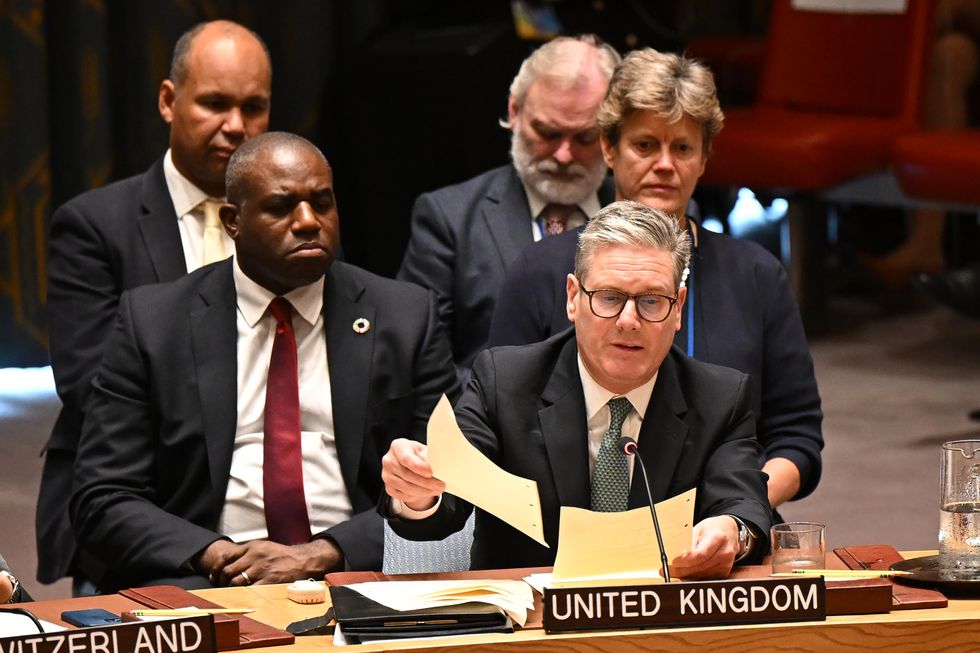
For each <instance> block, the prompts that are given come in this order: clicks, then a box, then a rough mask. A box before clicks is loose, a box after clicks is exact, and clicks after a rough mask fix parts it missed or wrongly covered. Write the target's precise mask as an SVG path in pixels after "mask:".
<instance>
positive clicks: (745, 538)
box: [381, 202, 771, 577]
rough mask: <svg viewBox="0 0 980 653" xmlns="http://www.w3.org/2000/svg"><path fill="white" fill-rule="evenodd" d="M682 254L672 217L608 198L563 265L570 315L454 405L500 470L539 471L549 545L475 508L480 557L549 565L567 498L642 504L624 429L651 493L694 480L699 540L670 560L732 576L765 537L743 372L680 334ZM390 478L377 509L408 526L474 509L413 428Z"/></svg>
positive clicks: (502, 563)
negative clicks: (706, 358) (716, 361)
mask: <svg viewBox="0 0 980 653" xmlns="http://www.w3.org/2000/svg"><path fill="white" fill-rule="evenodd" d="M689 256H690V240H689V237H688V235H687V233H686V232H684V231H682V230H681V229H680V228H679V227H678V226H677V222H676V221H675V220H674V219H673V218H672V217H671V216H669V215H667V214H665V213H663V212H660V211H658V210H656V209H652V208H649V207H646V206H643V205H641V204H637V203H634V202H616V203H614V204H611V205H609V206H607V207H606V208H604V209H603V210H601V211H600V212H599V213H598V214H597V215H596V216H595V217H594V218H593V219H592V221H591V222H590V223H589V224H588V225H587V226H586V228H585V230H584V231H583V233H582V236H581V238H580V241H579V246H578V251H577V255H576V261H575V272H574V274H570V275H568V282H567V310H568V318H569V320H571V321H572V322H573V323H574V329H570V330H568V331H566V332H564V333H561V334H558V335H555V336H554V337H552V338H550V339H548V340H546V341H544V342H541V343H538V344H533V345H527V346H524V347H499V348H494V349H490V350H488V351H487V352H484V353H483V354H481V355H480V357H479V358H478V359H477V361H476V363H475V365H474V366H473V376H472V378H471V381H470V385H469V387H467V389H466V392H465V393H464V395H463V398H462V399H461V400H460V402H459V404H458V405H457V407H456V416H457V419H458V421H459V425H460V428H461V429H462V431H463V433H465V434H466V437H467V438H468V439H469V440H470V442H472V443H473V444H474V445H475V446H476V447H477V448H479V449H480V450H481V451H482V452H483V453H484V454H486V455H487V456H488V457H489V458H490V459H491V460H493V461H494V462H495V463H496V464H498V465H499V466H501V467H502V468H503V469H505V470H506V471H508V472H511V473H513V474H516V475H518V476H522V477H525V478H530V479H533V480H535V481H536V482H537V484H538V491H539V493H540V498H541V509H542V518H543V520H544V534H545V539H546V540H547V541H548V543H549V544H550V546H551V548H550V549H549V548H545V547H543V546H541V545H540V544H538V543H537V542H535V541H534V540H532V539H530V538H529V537H527V536H526V535H524V534H522V533H521V532H519V531H517V530H515V529H514V528H512V527H510V526H508V525H507V524H505V523H503V522H502V521H500V520H498V519H497V518H495V517H493V516H492V515H489V514H487V513H485V512H483V511H480V510H478V511H477V514H476V529H475V534H474V543H473V552H472V559H473V566H474V568H501V567H525V566H538V565H549V564H552V563H553V562H554V557H555V553H556V551H557V544H558V516H559V508H560V506H574V507H580V508H591V509H592V510H598V511H616V510H626V509H627V508H636V507H640V506H643V505H645V504H646V502H647V500H646V493H645V490H644V489H643V484H642V482H641V480H640V479H639V478H638V474H633V473H632V472H633V470H632V469H631V466H632V461H631V460H629V459H627V458H626V456H625V455H624V454H623V453H622V452H621V451H620V450H619V448H618V446H617V441H618V440H619V438H620V437H621V436H622V435H626V436H630V437H632V438H634V439H636V440H637V442H638V444H639V455H640V456H641V457H643V459H644V460H645V461H646V463H647V465H648V466H649V467H648V468H649V471H650V474H651V478H650V485H651V490H652V494H653V499H654V501H660V500H663V499H665V498H668V497H671V496H674V495H676V494H679V493H681V492H684V491H685V490H688V489H690V488H692V487H697V490H698V495H697V504H696V506H695V518H696V520H697V524H696V525H695V527H694V532H693V541H692V543H691V549H690V550H689V551H688V552H686V553H684V554H682V555H680V556H679V557H678V558H677V559H675V560H674V561H673V562H672V566H673V568H674V572H675V573H676V575H678V576H682V577H724V576H726V575H727V574H728V572H729V571H730V570H731V567H732V564H733V563H734V562H735V561H738V560H744V559H748V558H750V557H755V558H757V557H759V556H761V555H762V554H763V553H764V552H765V548H766V547H765V544H764V543H763V542H760V541H759V539H758V538H759V537H760V536H764V535H765V534H768V532H769V526H770V522H771V511H770V509H769V504H768V502H767V500H766V475H765V474H764V473H762V472H761V471H760V470H759V465H758V453H759V447H758V444H757V442H756V440H755V428H754V421H753V418H752V412H751V409H750V407H749V396H748V378H747V377H746V376H745V375H744V374H742V373H740V372H736V371H735V370H730V369H728V368H723V367H717V366H714V365H709V364H706V363H699V362H697V361H695V360H693V359H691V358H688V357H687V356H686V355H685V354H684V353H683V352H682V351H681V350H679V349H677V348H676V347H675V348H672V343H673V338H674V332H675V331H677V329H679V328H680V325H681V315H682V314H683V311H682V310H681V309H682V308H683V306H684V300H685V298H686V288H684V286H683V283H682V278H683V271H684V269H685V267H686V266H687V265H688V262H689ZM382 478H383V479H384V482H385V490H386V491H387V493H388V495H389V496H390V497H391V498H390V499H388V500H387V501H384V502H382V504H381V508H382V512H383V513H385V514H386V516H388V517H390V523H391V525H392V528H393V529H394V530H395V531H396V532H397V533H399V534H400V535H402V536H404V537H408V538H413V539H435V538H438V537H441V536H444V535H445V534H447V533H449V532H453V531H455V530H458V529H459V528H460V527H461V526H462V525H463V523H464V521H465V520H466V518H467V517H468V515H469V514H470V512H471V510H472V506H471V505H470V504H468V503H466V502H464V501H462V500H460V499H458V498H457V497H454V496H452V495H450V494H442V492H443V490H444V486H443V484H442V482H441V481H439V480H438V479H435V478H433V477H432V472H431V468H430V467H429V465H428V462H427V459H426V448H425V446H424V445H422V444H419V443H418V442H412V441H409V440H404V439H399V440H395V441H394V442H393V443H392V445H391V448H390V449H389V451H388V453H387V454H386V455H385V457H384V459H383V462H382ZM631 480H632V482H631Z"/></svg>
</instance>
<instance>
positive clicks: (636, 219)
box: [575, 200, 691, 290]
mask: <svg viewBox="0 0 980 653" xmlns="http://www.w3.org/2000/svg"><path fill="white" fill-rule="evenodd" d="M620 245H625V246H628V247H632V246H636V247H655V248H657V249H660V250H663V251H665V252H667V253H668V254H669V255H670V257H671V259H673V261H674V288H675V290H676V289H677V288H679V287H680V283H681V281H682V279H683V278H684V270H685V269H686V268H687V266H688V264H689V263H690V261H691V237H690V235H689V234H688V233H687V231H686V230H685V229H682V228H681V227H680V225H678V223H677V219H676V218H675V217H674V216H673V215H671V214H670V213H667V212H666V211H661V210H659V209H654V208H652V207H649V206H646V205H645V204H640V203H639V202H634V201H632V200H620V201H618V202H613V203H612V204H609V205H607V206H606V207H605V208H603V209H602V210H600V211H599V212H598V213H596V214H595V217H593V218H592V219H591V220H589V222H588V224H586V225H585V229H584V230H583V231H582V233H581V234H579V237H578V247H577V248H576V250H575V276H576V277H578V278H579V279H585V276H586V275H587V274H588V271H589V266H590V265H591V263H592V258H593V257H594V256H595V253H596V252H597V251H599V250H600V249H603V248H605V247H615V246H620Z"/></svg>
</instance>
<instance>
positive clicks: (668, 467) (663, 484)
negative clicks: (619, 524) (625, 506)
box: [629, 352, 688, 508]
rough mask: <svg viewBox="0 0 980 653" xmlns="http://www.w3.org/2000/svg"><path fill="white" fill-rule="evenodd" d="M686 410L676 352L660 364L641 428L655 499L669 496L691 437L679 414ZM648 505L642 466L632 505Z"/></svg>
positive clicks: (635, 473)
mask: <svg viewBox="0 0 980 653" xmlns="http://www.w3.org/2000/svg"><path fill="white" fill-rule="evenodd" d="M686 412H687V402H686V401H685V400H684V396H683V395H682V394H681V391H680V384H679V379H678V376H677V364H676V363H675V362H674V353H673V352H672V353H670V354H668V355H667V357H666V358H665V359H664V362H663V364H661V366H660V372H659V373H658V375H657V383H656V385H655V386H654V388H653V395H652V396H651V397H650V404H649V405H648V406H647V413H646V415H645V416H644V418H643V425H642V426H641V427H640V441H639V449H640V454H639V455H640V456H642V457H643V462H644V463H645V464H646V466H647V471H648V472H650V493H651V494H652V495H653V500H654V501H663V500H664V499H667V498H669V497H668V496H667V491H668V489H669V488H670V482H671V480H672V479H673V477H674V470H675V469H677V466H678V461H679V460H680V457H681V455H682V454H683V452H684V442H685V441H686V440H687V434H688V427H687V424H686V423H684V421H683V420H682V419H681V418H680V417H679V415H683V414H684V413H686ZM645 505H647V496H646V489H645V488H644V487H643V476H642V473H641V472H640V470H639V469H638V468H634V471H633V482H632V484H631V486H630V496H629V507H630V508H638V507H640V506H645Z"/></svg>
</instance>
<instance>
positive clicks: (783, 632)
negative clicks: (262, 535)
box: [195, 551, 980, 653]
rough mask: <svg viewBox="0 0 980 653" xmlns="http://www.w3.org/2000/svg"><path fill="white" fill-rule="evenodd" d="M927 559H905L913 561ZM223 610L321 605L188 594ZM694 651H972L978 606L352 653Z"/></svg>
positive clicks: (284, 618)
mask: <svg viewBox="0 0 980 653" xmlns="http://www.w3.org/2000/svg"><path fill="white" fill-rule="evenodd" d="M929 553H930V552H928V551H911V552H907V553H906V554H905V555H906V557H909V558H913V557H918V556H920V555H928V554H929ZM195 594H198V595H200V596H202V597H204V598H207V599H208V600H210V601H214V602H215V603H218V604H221V605H224V606H226V607H229V608H252V609H254V610H255V612H254V613H253V614H251V615H249V616H251V617H253V618H255V619H257V620H259V621H262V622H264V623H267V624H270V625H273V626H277V627H280V628H284V627H285V626H286V625H287V624H289V623H291V622H293V621H297V620H300V619H307V618H310V617H315V616H317V615H321V614H323V613H324V611H325V610H326V606H325V604H319V605H299V604H296V603H293V602H292V601H290V600H288V599H287V598H286V588H285V585H267V586H263V585H256V586H252V587H247V588H222V589H212V590H200V591H197V592H195ZM330 647H331V643H330V638H329V637H297V638H296V644H295V645H293V646H291V647H282V646H279V647H273V648H264V649H250V650H252V651H270V652H271V651H278V652H279V653H302V652H305V651H322V650H323V649H324V648H330ZM695 647H710V649H709V648H705V649H704V650H711V649H716V650H724V651H726V653H738V652H742V651H745V652H751V653H758V652H759V651H766V650H776V649H778V648H779V647H792V650H794V651H834V652H836V651H858V650H860V651H867V650H880V651H889V652H894V653H921V652H922V651H977V650H980V600H969V601H967V600H950V602H949V607H947V608H938V609H930V610H903V611H898V612H891V613H889V614H874V615H849V616H838V617H828V618H827V621H819V622H801V623H791V624H765V625H754V626H727V627H723V628H720V627H715V628H671V629H662V630H633V631H612V632H589V633H576V634H565V635H545V634H544V631H542V630H528V631H520V632H517V633H513V634H506V635H477V636H472V637H466V638H447V639H444V640H441V642H439V641H435V640H428V641H415V642H403V643H397V644H390V643H389V644H385V645H381V644H364V645H361V646H359V647H357V648H353V649H350V650H351V651H352V652H355V653H356V652H357V651H382V650H413V651H433V652H439V653H447V652H449V651H464V652H465V653H491V652H495V651H505V652H506V651H514V652H518V651H520V652H524V651H549V652H554V653H569V652H573V653H574V652H577V651H581V652H583V653H584V652H586V651H589V652H591V651H616V652H627V651H629V652H633V653H635V652H636V651H671V652H672V651H678V652H682V653H690V652H691V650H692V649H694V650H696V648H695Z"/></svg>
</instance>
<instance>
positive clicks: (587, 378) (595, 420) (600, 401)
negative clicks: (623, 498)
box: [578, 354, 657, 481]
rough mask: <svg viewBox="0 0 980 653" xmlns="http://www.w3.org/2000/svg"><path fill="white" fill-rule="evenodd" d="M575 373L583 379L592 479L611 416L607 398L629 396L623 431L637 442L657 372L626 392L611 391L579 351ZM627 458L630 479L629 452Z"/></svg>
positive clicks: (631, 469)
mask: <svg viewBox="0 0 980 653" xmlns="http://www.w3.org/2000/svg"><path fill="white" fill-rule="evenodd" d="M578 375H579V377H580V378H581V379H582V392H583V394H584V395H585V414H586V416H587V417H588V424H589V478H590V479H591V478H592V474H594V473H595V460H596V457H597V456H598V455H599V447H601V446H602V438H603V436H604V435H605V434H606V431H608V430H609V423H610V421H611V420H612V414H611V412H610V410H609V400H610V399H613V398H615V397H626V398H627V399H629V402H630V404H631V405H632V406H633V409H632V410H631V411H630V412H629V414H628V415H627V416H626V421H624V422H623V428H622V435H625V436H629V437H631V438H633V439H634V440H636V442H637V444H639V442H640V426H642V425H643V416H644V415H646V412H647V406H648V405H649V404H650V397H651V396H652V395H653V386H654V385H656V383H657V373H654V375H653V376H652V377H651V378H650V380H649V381H647V382H646V383H644V384H643V385H641V386H640V387H638V388H633V389H632V390H630V391H629V392H627V393H626V394H625V395H618V394H614V393H612V392H610V391H609V390H606V389H605V388H603V387H602V386H601V385H599V384H598V383H597V382H596V380H595V379H593V378H592V375H591V374H589V370H588V369H586V367H585V364H584V363H583V362H582V354H578ZM627 460H629V464H630V481H632V480H633V456H629V457H628V458H627Z"/></svg>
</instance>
